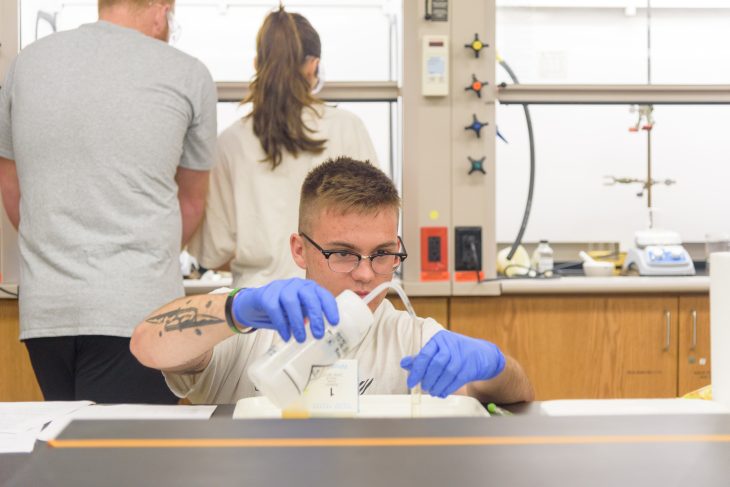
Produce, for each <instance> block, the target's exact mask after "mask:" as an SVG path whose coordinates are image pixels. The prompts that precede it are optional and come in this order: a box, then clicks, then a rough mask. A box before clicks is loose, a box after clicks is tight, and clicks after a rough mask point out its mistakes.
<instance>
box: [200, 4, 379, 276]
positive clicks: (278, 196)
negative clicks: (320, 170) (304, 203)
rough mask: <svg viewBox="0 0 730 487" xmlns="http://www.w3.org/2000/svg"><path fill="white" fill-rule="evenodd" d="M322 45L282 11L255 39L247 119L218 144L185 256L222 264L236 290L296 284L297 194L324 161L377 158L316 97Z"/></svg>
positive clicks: (355, 126)
mask: <svg viewBox="0 0 730 487" xmlns="http://www.w3.org/2000/svg"><path fill="white" fill-rule="evenodd" d="M320 58H321V44H320V39H319V35H318V34H317V31H316V30H315V29H314V28H313V27H312V25H311V24H310V23H309V21H308V20H307V19H306V18H305V17H303V16H302V15H300V14H297V13H289V12H287V11H285V10H284V8H283V7H279V8H278V9H277V10H275V11H273V12H271V13H270V14H269V15H268V16H267V17H266V18H265V20H264V23H263V25H262V26H261V28H260V30H259V32H258V36H257V38H256V60H255V68H256V74H255V77H254V79H253V81H252V82H251V84H250V91H249V94H248V96H247V97H246V98H245V99H244V100H243V102H242V104H243V105H244V108H245V110H246V112H247V114H246V115H245V116H244V117H243V118H242V119H240V120H237V121H236V122H235V123H233V124H232V125H231V126H230V127H228V128H227V129H226V130H225V131H223V132H222V133H221V135H220V137H219V139H218V148H217V149H218V150H217V156H216V158H217V161H216V165H215V167H214V169H213V170H212V172H211V182H210V188H209V195H208V201H207V205H206V215H205V218H204V221H203V223H202V225H201V226H200V228H199V229H198V231H197V233H196V235H195V236H194V237H193V239H192V241H191V243H190V245H189V248H188V251H189V252H190V253H191V254H192V255H194V256H195V257H196V258H197V259H198V262H199V263H200V265H201V266H202V267H205V268H208V269H218V268H222V267H225V266H226V265H228V264H230V269H231V271H232V273H233V285H234V286H235V287H253V286H260V285H263V284H266V283H268V282H270V281H272V280H274V279H282V278H289V277H304V274H303V271H302V270H301V269H300V268H299V267H298V266H297V265H296V264H295V263H294V261H293V260H292V258H291V254H290V251H289V236H290V235H291V234H292V233H293V232H296V231H297V219H298V215H299V195H300V188H301V185H302V182H303V181H304V178H305V177H306V175H307V173H308V172H309V171H310V170H311V169H312V168H314V167H316V166H318V165H319V164H321V163H322V162H324V161H326V160H328V159H333V158H337V157H339V156H348V157H351V158H354V159H359V160H365V161H370V162H371V163H372V164H374V165H376V166H377V164H378V163H377V157H376V154H375V149H374V147H373V144H372V142H371V140H370V137H369V135H368V133H367V130H366V129H365V126H364V124H363V123H362V121H361V120H360V119H359V118H357V117H356V116H355V115H353V114H352V113H349V112H347V111H345V110H342V109H338V108H334V107H331V106H329V105H327V104H325V103H324V102H322V100H320V99H318V98H317V97H316V96H315V95H314V94H313V90H314V88H315V87H316V86H317V85H318V84H319V81H320V80H319V62H320Z"/></svg>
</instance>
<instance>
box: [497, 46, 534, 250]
mask: <svg viewBox="0 0 730 487" xmlns="http://www.w3.org/2000/svg"><path fill="white" fill-rule="evenodd" d="M499 65H500V66H502V67H503V68H504V70H505V71H507V74H508V75H509V77H510V78H511V79H512V82H513V83H514V84H516V85H518V84H520V82H519V81H517V76H515V73H514V71H512V68H510V67H509V64H507V63H506V62H505V61H504V60H502V59H500V60H499ZM522 108H523V109H524V111H525V121H526V122H527V136H528V138H529V140H530V186H529V188H528V190H527V204H526V205H525V213H524V214H523V215H522V225H520V231H519V232H518V233H517V238H515V241H514V243H512V248H511V249H510V251H509V254H507V260H508V261H509V260H511V259H512V257H514V255H515V252H517V247H519V246H520V244H521V243H522V237H523V236H524V235H525V229H526V228H527V221H528V220H529V219H530V210H531V209H532V195H533V193H534V192H535V139H534V137H533V134H532V118H531V117H530V108H529V106H528V105H527V104H526V103H525V104H523V105H522Z"/></svg>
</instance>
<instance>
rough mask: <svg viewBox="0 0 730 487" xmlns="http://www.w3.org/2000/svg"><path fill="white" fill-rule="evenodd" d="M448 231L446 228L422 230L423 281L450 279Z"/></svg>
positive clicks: (426, 228) (425, 228)
mask: <svg viewBox="0 0 730 487" xmlns="http://www.w3.org/2000/svg"><path fill="white" fill-rule="evenodd" d="M447 238H448V229H447V228H446V227H422V228H421V274H422V275H421V278H422V279H423V280H444V279H448V274H444V273H447V272H448V269H449V266H448V262H447V256H448V253H447V252H446V243H447V240H446V239H447Z"/></svg>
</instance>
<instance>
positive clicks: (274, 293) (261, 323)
mask: <svg viewBox="0 0 730 487" xmlns="http://www.w3.org/2000/svg"><path fill="white" fill-rule="evenodd" d="M232 311H233V316H234V318H236V321H238V322H239V323H241V324H243V325H247V326H253V327H254V328H268V329H270V330H276V331H277V332H279V335H281V338H283V339H284V341H289V338H290V337H291V336H292V335H294V338H295V339H296V340H297V341H298V342H300V343H301V342H303V341H304V340H305V339H306V337H307V333H306V330H305V329H304V319H305V317H306V318H309V327H310V328H311V329H312V335H313V336H314V337H315V338H322V337H323V336H324V320H323V312H324V316H326V317H327V321H329V322H330V323H331V324H333V325H336V324H337V323H339V321H340V314H339V312H338V311H337V302H336V301H335V298H334V296H332V293H330V292H329V291H327V290H326V289H324V288H323V287H321V286H320V285H319V284H317V283H315V282H314V281H309V280H305V279H299V278H294V279H284V280H280V281H273V282H271V283H269V284H267V285H266V286H263V287H258V288H252V289H243V290H241V291H239V292H238V294H236V297H235V298H234V299H233V305H232Z"/></svg>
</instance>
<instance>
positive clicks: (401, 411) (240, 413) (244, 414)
mask: <svg viewBox="0 0 730 487" xmlns="http://www.w3.org/2000/svg"><path fill="white" fill-rule="evenodd" d="M488 416H489V413H488V412H487V410H486V409H484V407H483V406H482V405H481V404H480V403H479V401H477V400H476V399H474V398H473V397H468V396H449V397H447V398H446V399H439V398H437V397H432V396H427V395H422V396H421V405H420V414H419V415H418V417H421V418H454V417H471V418H474V417H488ZM355 417H356V418H410V417H411V396H410V395H407V394H391V395H378V394H366V395H364V396H360V411H359V412H358V413H357V414H356V415H355ZM233 418H234V419H262V418H281V409H279V408H277V407H276V406H274V405H273V404H272V403H271V401H269V400H268V399H267V398H265V397H263V396H260V397H246V398H243V399H240V400H239V401H238V402H237V403H236V409H235V410H234V411H233Z"/></svg>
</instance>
